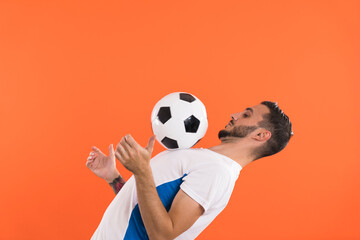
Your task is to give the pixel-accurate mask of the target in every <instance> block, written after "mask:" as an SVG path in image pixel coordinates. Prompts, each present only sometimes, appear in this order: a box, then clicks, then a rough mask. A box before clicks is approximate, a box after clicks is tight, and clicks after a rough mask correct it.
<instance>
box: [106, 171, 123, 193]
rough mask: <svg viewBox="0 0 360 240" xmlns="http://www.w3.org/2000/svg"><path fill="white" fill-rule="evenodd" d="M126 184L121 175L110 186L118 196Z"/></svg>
mask: <svg viewBox="0 0 360 240" xmlns="http://www.w3.org/2000/svg"><path fill="white" fill-rule="evenodd" d="M125 183H126V181H125V180H124V179H123V178H122V177H121V175H119V176H118V177H117V178H115V179H114V180H113V181H112V182H111V183H109V185H110V186H111V188H112V189H113V190H114V192H115V194H118V192H119V191H120V190H121V188H122V187H123V186H124V184H125Z"/></svg>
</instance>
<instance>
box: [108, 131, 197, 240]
mask: <svg viewBox="0 0 360 240" xmlns="http://www.w3.org/2000/svg"><path fill="white" fill-rule="evenodd" d="M154 141H155V138H154V136H153V137H152V138H150V140H149V144H148V146H147V147H146V148H142V147H141V146H140V145H139V144H138V143H137V142H135V140H134V139H133V138H132V137H131V136H130V135H127V136H125V137H123V138H122V139H121V141H120V143H119V144H118V145H117V148H116V153H115V156H116V158H117V159H119V161H120V162H121V163H122V164H123V165H124V166H125V167H126V168H127V169H128V170H130V171H131V172H132V173H133V174H134V177H135V182H136V188H137V197H138V204H139V209H140V213H141V217H142V220H143V222H144V225H145V228H146V231H147V234H148V236H149V238H150V239H151V240H157V239H159V240H162V239H166V240H168V239H173V238H175V237H176V236H178V235H180V234H181V233H183V232H184V231H186V230H187V229H188V228H189V227H191V226H192V225H193V224H194V223H195V221H196V220H197V219H198V218H199V217H200V216H201V215H202V214H203V212H204V209H203V208H202V207H201V205H200V204H198V203H197V202H196V201H195V200H193V199H192V198H190V197H189V196H188V195H187V194H186V193H184V192H183V191H182V190H180V191H179V192H178V193H177V195H176V196H175V198H174V201H173V203H172V205H171V209H170V211H169V212H167V211H166V209H165V207H164V205H163V204H162V202H161V200H160V198H159V195H158V193H157V190H156V186H155V182H154V178H153V175H152V171H151V167H150V158H151V153H152V150H153V147H154ZM184 209H186V211H184Z"/></svg>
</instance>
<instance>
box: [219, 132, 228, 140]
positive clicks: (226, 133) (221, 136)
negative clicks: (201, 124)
mask: <svg viewBox="0 0 360 240" xmlns="http://www.w3.org/2000/svg"><path fill="white" fill-rule="evenodd" d="M229 135H230V133H229V132H228V131H226V130H220V131H219V133H218V138H219V139H220V140H221V139H223V138H226V137H228V136H229Z"/></svg>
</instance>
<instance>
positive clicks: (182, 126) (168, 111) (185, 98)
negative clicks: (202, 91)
mask: <svg viewBox="0 0 360 240" xmlns="http://www.w3.org/2000/svg"><path fill="white" fill-rule="evenodd" d="M151 126H152V130H153V132H154V134H155V135H156V139H157V141H158V142H159V143H160V144H161V145H163V146H164V147H165V148H167V149H170V150H172V149H183V148H191V147H192V146H194V145H195V144H196V143H197V142H198V141H199V140H200V139H201V138H202V137H204V135H205V133H206V130H207V128H208V121H207V115H206V109H205V106H204V104H203V103H202V102H201V101H200V100H199V99H198V98H197V97H195V96H194V95H192V94H190V93H184V92H175V93H170V94H169V95H166V96H165V97H163V98H162V99H161V100H160V101H159V102H157V103H156V105H155V107H154V109H153V111H152V113H151Z"/></svg>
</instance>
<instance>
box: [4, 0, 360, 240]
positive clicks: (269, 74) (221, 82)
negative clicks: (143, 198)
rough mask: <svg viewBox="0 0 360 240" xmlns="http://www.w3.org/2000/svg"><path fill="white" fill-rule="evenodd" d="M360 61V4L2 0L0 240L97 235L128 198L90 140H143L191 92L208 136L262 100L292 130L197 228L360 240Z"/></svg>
mask: <svg viewBox="0 0 360 240" xmlns="http://www.w3.org/2000/svg"><path fill="white" fill-rule="evenodd" d="M359 67H360V2H359V1H340V0H339V1H296V2H295V1H294V2H292V3H291V2H290V1H285V0H284V1H236V0H234V1H79V0H72V1H63V0H61V1H60V0H56V1H44V0H42V1H41V0H37V1H35V0H34V1H15V0H2V1H1V2H0V118H1V119H0V123H1V124H0V136H1V141H0V153H1V174H0V184H1V185H0V189H1V198H0V208H1V209H0V210H1V216H0V228H1V236H0V238H1V239H89V238H90V237H91V236H92V234H93V232H94V231H95V229H96V228H97V226H98V224H99V222H100V220H101V218H102V215H103V213H104V211H105V209H106V208H107V206H108V205H109V203H110V202H111V200H112V199H113V198H114V196H115V195H114V193H113V191H112V189H111V188H110V187H109V186H108V185H107V184H106V182H105V181H103V180H101V179H99V178H97V177H96V176H95V175H94V174H93V173H92V172H91V171H90V170H89V169H87V168H86V166H85V162H86V158H87V156H88V154H89V152H90V151H91V146H93V145H96V146H98V147H99V148H100V149H102V150H103V151H104V152H105V153H108V146H109V144H110V143H113V144H115V145H116V144H117V143H118V142H119V141H120V139H121V137H122V136H123V135H125V134H127V133H131V134H132V135H133V136H134V137H135V139H137V140H138V142H139V143H141V144H142V145H145V144H146V143H147V140H148V138H149V137H150V136H151V127H150V113H151V111H152V108H153V106H154V105H155V103H156V102H157V101H158V100H159V99H160V98H161V97H163V96H165V95H166V94H168V93H171V92H175V91H186V92H190V93H193V94H194V95H195V96H197V97H199V98H200V99H201V100H202V101H203V102H204V104H205V105H206V107H207V111H208V119H209V129H208V132H207V134H206V136H205V137H204V138H203V140H202V141H200V142H199V144H197V145H196V147H210V146H212V145H215V144H218V143H219V141H218V139H217V132H218V130H220V129H221V128H223V127H224V126H225V124H226V123H227V122H228V121H229V119H230V114H231V113H233V112H236V111H240V110H243V109H244V108H246V107H248V106H252V105H255V104H258V103H260V102H261V101H263V100H272V101H277V102H278V103H279V106H280V107H281V108H282V109H283V110H284V111H285V113H286V114H288V115H289V116H290V119H291V120H292V123H293V128H294V134H295V135H294V138H293V139H292V140H291V141H290V143H289V145H288V147H287V148H286V149H285V150H284V151H283V152H281V153H279V154H278V155H275V156H272V157H268V158H264V159H261V160H258V161H256V162H254V163H252V164H250V165H248V166H247V167H246V168H244V169H243V170H242V171H241V173H240V177H239V179H238V182H237V184H236V187H235V190H234V192H233V195H232V198H231V199H230V203H229V205H228V206H227V208H226V209H225V210H224V211H223V212H222V213H221V214H220V215H219V216H218V217H217V218H216V219H215V221H214V222H213V223H212V224H211V225H210V226H209V227H208V228H207V229H206V230H205V231H204V232H203V233H202V234H201V235H200V236H199V237H198V239H204V240H205V239H248V240H257V239H259V240H260V239H261V240H263V239H277V240H278V239H292V240H296V239H299V240H300V239H301V240H302V239H316V240H318V239H341V240H343V239H360V228H359V223H360V204H359V202H360V191H359V186H360V163H359V157H360V150H359V140H358V134H359V133H360V131H359V130H360V129H359V122H360V111H359V109H360V108H359V107H360V97H359V90H360V81H359V80H360V70H359V69H360V68H359ZM162 150H163V148H162V147H161V146H160V145H159V144H157V145H156V147H155V151H154V154H157V153H159V152H160V151H162ZM118 168H119V170H120V171H121V173H122V174H123V175H124V176H125V178H126V179H127V178H129V177H130V174H129V172H127V171H126V170H125V169H124V168H123V167H122V166H120V164H118Z"/></svg>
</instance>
